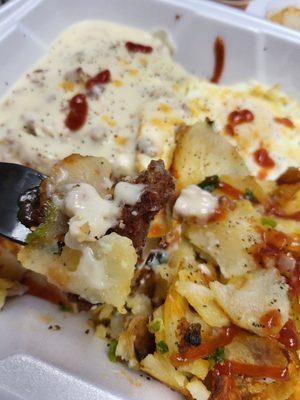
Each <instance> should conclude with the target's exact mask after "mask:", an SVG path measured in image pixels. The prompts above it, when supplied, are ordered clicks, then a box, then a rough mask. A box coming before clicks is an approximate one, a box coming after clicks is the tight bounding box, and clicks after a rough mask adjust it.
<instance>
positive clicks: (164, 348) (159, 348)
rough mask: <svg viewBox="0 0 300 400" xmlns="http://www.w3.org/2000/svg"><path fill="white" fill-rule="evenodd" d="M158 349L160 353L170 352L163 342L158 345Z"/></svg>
mask: <svg viewBox="0 0 300 400" xmlns="http://www.w3.org/2000/svg"><path fill="white" fill-rule="evenodd" d="M156 348H157V350H158V351H159V352H160V353H167V352H168V351H169V347H168V345H167V343H166V342H164V341H163V340H161V341H160V342H158V343H157V344H156Z"/></svg>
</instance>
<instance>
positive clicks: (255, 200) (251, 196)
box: [244, 188, 258, 203]
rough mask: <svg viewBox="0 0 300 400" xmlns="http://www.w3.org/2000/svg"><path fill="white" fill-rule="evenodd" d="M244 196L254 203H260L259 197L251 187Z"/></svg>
mask: <svg viewBox="0 0 300 400" xmlns="http://www.w3.org/2000/svg"><path fill="white" fill-rule="evenodd" d="M244 197H245V199H247V200H249V201H251V202H252V203H258V200H257V198H256V197H255V196H254V194H253V192H252V190H251V189H249V188H246V190H245V194H244Z"/></svg>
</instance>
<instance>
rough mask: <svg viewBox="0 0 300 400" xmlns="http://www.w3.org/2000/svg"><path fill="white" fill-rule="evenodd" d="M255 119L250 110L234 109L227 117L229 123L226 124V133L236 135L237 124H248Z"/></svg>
mask: <svg viewBox="0 0 300 400" xmlns="http://www.w3.org/2000/svg"><path fill="white" fill-rule="evenodd" d="M253 120H254V115H253V113H252V112H251V111H250V110H247V109H243V110H235V111H232V112H231V113H230V114H229V115H228V118H227V125H226V126H225V133H227V135H229V136H234V135H235V131H234V128H235V127H236V126H237V125H241V124H246V123H249V122H252V121H253Z"/></svg>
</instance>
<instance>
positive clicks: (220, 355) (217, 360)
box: [208, 347, 225, 368]
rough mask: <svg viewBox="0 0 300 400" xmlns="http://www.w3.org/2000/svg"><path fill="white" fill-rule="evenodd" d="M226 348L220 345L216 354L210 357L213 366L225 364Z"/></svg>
mask: <svg viewBox="0 0 300 400" xmlns="http://www.w3.org/2000/svg"><path fill="white" fill-rule="evenodd" d="M224 356H225V349H224V347H219V348H217V350H216V351H215V352H214V354H212V355H210V356H209V357H208V360H209V362H210V364H211V367H212V368H213V367H214V366H215V365H216V364H224Z"/></svg>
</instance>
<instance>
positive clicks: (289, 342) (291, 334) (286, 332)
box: [278, 319, 300, 350]
mask: <svg viewBox="0 0 300 400" xmlns="http://www.w3.org/2000/svg"><path fill="white" fill-rule="evenodd" d="M278 341H279V342H280V343H282V344H283V345H284V346H285V347H286V348H287V349H290V350H299V348H300V338H299V335H298V332H297V328H296V326H295V322H294V321H293V320H291V319H289V320H288V321H287V323H286V324H285V325H284V327H283V328H282V329H281V331H280V332H279V338H278Z"/></svg>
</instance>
